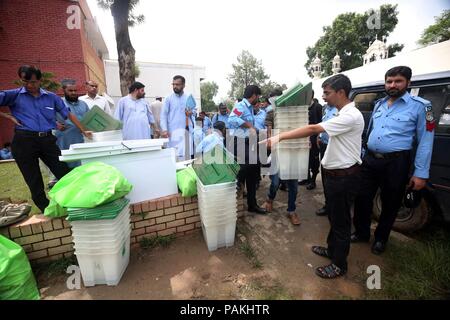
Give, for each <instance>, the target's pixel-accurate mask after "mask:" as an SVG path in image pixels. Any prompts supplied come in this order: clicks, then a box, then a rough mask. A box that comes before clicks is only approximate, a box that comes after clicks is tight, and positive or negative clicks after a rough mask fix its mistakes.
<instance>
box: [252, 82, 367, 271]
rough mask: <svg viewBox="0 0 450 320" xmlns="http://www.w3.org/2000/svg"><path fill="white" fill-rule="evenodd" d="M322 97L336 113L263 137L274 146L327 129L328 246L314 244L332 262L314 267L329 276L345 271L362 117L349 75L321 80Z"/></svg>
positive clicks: (325, 160) (325, 168)
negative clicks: (355, 102)
mask: <svg viewBox="0 0 450 320" xmlns="http://www.w3.org/2000/svg"><path fill="white" fill-rule="evenodd" d="M322 88H323V99H324V100H325V102H327V103H328V104H329V105H333V106H336V108H337V109H338V110H339V114H338V115H337V116H336V117H335V118H332V119H330V120H327V121H325V122H322V123H319V124H314V125H308V126H306V127H303V128H299V129H295V130H292V131H289V132H284V133H281V134H279V135H276V136H274V137H272V138H270V139H267V140H265V141H262V142H261V143H267V145H268V146H269V147H270V146H273V145H274V144H277V143H278V142H279V141H281V140H287V139H297V138H305V137H309V136H311V135H317V134H319V133H321V132H326V133H327V134H328V135H329V137H330V140H329V143H328V148H327V150H326V151H325V155H324V157H323V160H322V166H323V168H324V174H325V175H326V180H325V185H326V188H325V197H326V198H327V208H326V210H327V213H328V218H329V220H330V225H331V228H330V232H329V234H328V239H327V243H328V247H327V248H326V247H321V246H313V247H312V251H313V252H314V253H315V254H318V255H320V256H323V257H326V258H329V259H331V264H329V265H326V266H323V267H319V268H317V269H316V274H317V275H318V276H320V277H322V278H326V279H332V278H336V277H339V276H342V275H344V274H345V273H346V272H347V256H348V254H349V251H350V237H351V214H350V208H351V206H352V204H353V202H354V199H355V196H356V194H357V191H358V188H359V184H360V174H359V173H360V165H361V163H362V161H361V144H362V141H361V135H362V132H363V130H364V118H363V116H362V114H361V112H360V111H359V110H358V109H357V108H356V107H355V104H354V103H353V102H352V101H350V99H349V98H348V97H349V93H350V90H351V88H352V86H351V82H350V79H349V78H347V77H346V76H345V75H343V74H338V75H335V76H333V77H331V78H329V79H327V80H325V82H324V83H323V84H322Z"/></svg>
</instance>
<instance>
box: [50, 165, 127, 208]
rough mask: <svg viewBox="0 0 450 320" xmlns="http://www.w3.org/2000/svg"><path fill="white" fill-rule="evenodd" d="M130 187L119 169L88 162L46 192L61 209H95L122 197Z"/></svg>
mask: <svg viewBox="0 0 450 320" xmlns="http://www.w3.org/2000/svg"><path fill="white" fill-rule="evenodd" d="M131 189H132V185H131V184H130V183H129V182H128V180H127V179H125V177H124V176H123V175H122V173H121V172H120V171H119V170H117V169H116V168H114V167H112V166H110V165H107V164H105V163H102V162H91V163H88V164H85V165H82V166H80V167H77V168H75V169H73V170H72V171H71V172H69V173H68V174H66V175H65V176H64V177H63V178H62V179H61V180H59V181H58V183H57V184H55V186H54V187H53V188H52V190H51V191H50V192H49V193H48V195H49V196H50V198H51V199H53V200H54V201H55V202H56V203H57V204H58V205H59V206H61V207H64V208H95V207H97V206H99V205H101V204H104V203H109V202H112V201H114V200H117V199H119V198H122V197H124V196H126V195H127V194H128V193H129V192H130V191H131Z"/></svg>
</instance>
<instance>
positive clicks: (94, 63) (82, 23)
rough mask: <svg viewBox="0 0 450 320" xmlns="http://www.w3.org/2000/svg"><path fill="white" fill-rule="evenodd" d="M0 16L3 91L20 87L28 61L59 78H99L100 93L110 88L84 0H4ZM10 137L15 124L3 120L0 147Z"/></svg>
mask: <svg viewBox="0 0 450 320" xmlns="http://www.w3.org/2000/svg"><path fill="white" fill-rule="evenodd" d="M0 17H2V18H1V19H0V45H1V49H0V70H2V71H1V72H0V90H5V89H12V88H15V87H16V85H15V84H14V81H16V80H17V79H18V76H17V69H18V67H19V66H21V65H24V64H28V65H35V66H37V67H39V68H40V69H41V70H42V71H45V72H51V73H53V74H54V76H55V78H54V79H55V80H57V81H60V80H61V79H64V78H73V79H75V80H77V82H78V83H79V84H83V83H84V82H86V81H87V80H95V81H97V82H98V83H99V86H100V89H99V91H100V92H104V91H105V90H106V81H105V70H104V64H103V59H107V58H108V49H107V47H106V44H105V41H104V40H103V37H102V35H101V33H100V30H99V28H98V25H97V23H96V21H95V19H94V18H93V16H92V14H91V12H90V10H89V7H88V5H87V3H86V0H79V1H71V0H50V1H41V0H20V1H16V0H4V1H0ZM60 93H61V92H60ZM0 111H3V112H8V111H9V110H8V109H7V108H5V107H1V106H0ZM12 136H13V125H12V123H10V121H8V120H5V119H3V118H0V146H2V145H3V144H4V143H6V142H10V141H11V140H12Z"/></svg>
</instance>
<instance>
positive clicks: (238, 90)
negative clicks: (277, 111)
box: [227, 50, 269, 99]
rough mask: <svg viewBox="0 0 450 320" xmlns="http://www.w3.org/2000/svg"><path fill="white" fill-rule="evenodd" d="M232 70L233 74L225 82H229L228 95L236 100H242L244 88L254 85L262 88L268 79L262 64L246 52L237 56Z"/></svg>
mask: <svg viewBox="0 0 450 320" xmlns="http://www.w3.org/2000/svg"><path fill="white" fill-rule="evenodd" d="M232 68H233V73H231V74H229V75H228V77H227V80H228V81H230V82H231V90H230V91H229V93H228V95H229V96H230V97H233V98H236V99H238V98H242V96H243V95H244V89H245V87H246V86H248V85H250V84H255V85H258V86H260V87H262V86H263V85H264V84H265V82H266V81H267V80H268V79H269V76H268V75H267V74H266V72H265V71H264V67H263V66H262V62H261V61H260V60H258V59H256V58H255V57H254V56H253V55H252V54H251V53H250V52H248V51H246V50H243V51H242V52H241V53H240V54H239V56H238V57H237V63H233V64H232Z"/></svg>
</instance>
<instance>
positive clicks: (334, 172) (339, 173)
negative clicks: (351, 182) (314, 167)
mask: <svg viewBox="0 0 450 320" xmlns="http://www.w3.org/2000/svg"><path fill="white" fill-rule="evenodd" d="M360 170H361V165H359V164H354V165H353V166H351V167H350V168H346V169H330V170H328V169H325V168H323V172H324V173H325V175H327V176H332V177H345V176H350V175H352V174H355V173H358V172H359V171H360Z"/></svg>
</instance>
